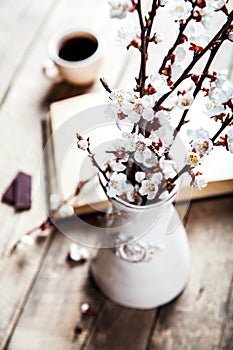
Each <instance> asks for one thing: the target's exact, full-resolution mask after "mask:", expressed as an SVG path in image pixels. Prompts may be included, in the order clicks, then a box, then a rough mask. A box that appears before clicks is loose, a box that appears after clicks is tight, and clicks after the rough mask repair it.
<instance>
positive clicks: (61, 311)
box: [8, 234, 105, 350]
mask: <svg viewBox="0 0 233 350" xmlns="http://www.w3.org/2000/svg"><path fill="white" fill-rule="evenodd" d="M69 244H70V241H69V240H68V239H67V238H65V237H64V236H63V235H61V234H57V235H56V237H55V240H54V242H53V245H52V247H51V250H50V251H49V254H48V255H47V257H46V260H45V263H44V265H43V268H42V270H41V272H40V276H39V278H38V279H37V281H36V283H35V285H34V288H33V292H32V293H31V295H30V297H29V299H28V303H27V304H26V307H25V310H24V312H23V316H22V317H21V319H20V321H19V324H18V326H17V328H16V331H15V333H14V335H13V337H12V340H11V342H10V345H9V347H8V349H14V350H17V349H24V350H27V349H28V350H31V349H33V350H37V349H38V350H40V349H42V348H45V349H49V348H51V349H57V350H63V349H67V350H68V349H81V348H82V345H83V344H84V343H85V341H86V338H87V337H88V336H89V332H90V330H91V328H92V325H93V323H94V322H95V321H96V318H97V317H98V315H99V309H100V308H101V307H102V304H103V303H104V301H105V298H104V297H103V296H102V295H101V294H100V293H99V292H98V290H97V289H96V288H95V287H94V285H93V284H92V283H91V282H90V280H89V279H88V264H87V263H86V264H84V265H78V264H75V263H68V262H66V256H67V252H68V249H69ZM82 302H89V303H90V305H91V306H92V308H93V311H94V315H89V316H88V315H84V316H82V314H81V313H80V304H81V303H82ZM78 326H79V327H81V328H82V331H81V333H80V334H76V336H75V328H77V327H78Z"/></svg>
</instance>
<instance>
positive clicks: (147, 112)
mask: <svg viewBox="0 0 233 350" xmlns="http://www.w3.org/2000/svg"><path fill="white" fill-rule="evenodd" d="M152 106H153V100H152V98H151V96H147V95H145V96H143V97H142V98H138V99H134V102H133V103H124V104H123V105H122V112H123V113H124V114H125V115H127V116H128V118H129V120H130V121H131V122H132V123H137V122H139V120H140V119H141V117H142V118H143V119H145V120H147V121H150V120H152V119H153V118H154V111H153V109H152Z"/></svg>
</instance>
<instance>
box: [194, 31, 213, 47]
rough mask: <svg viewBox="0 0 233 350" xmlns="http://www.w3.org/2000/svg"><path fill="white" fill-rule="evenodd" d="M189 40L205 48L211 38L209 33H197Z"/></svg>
mask: <svg viewBox="0 0 233 350" xmlns="http://www.w3.org/2000/svg"><path fill="white" fill-rule="evenodd" d="M189 40H190V42H191V43H192V44H195V45H196V46H198V47H202V48H205V47H206V46H207V45H208V44H209V41H210V38H209V36H208V35H205V34H196V33H195V34H193V35H191V36H190V38H189Z"/></svg>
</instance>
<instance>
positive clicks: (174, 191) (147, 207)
mask: <svg viewBox="0 0 233 350" xmlns="http://www.w3.org/2000/svg"><path fill="white" fill-rule="evenodd" d="M98 177H99V181H100V183H101V185H102V187H103V189H104V187H105V186H104V183H103V180H104V179H103V178H102V176H101V175H100V174H98ZM180 184H181V181H180V178H179V179H177V182H176V184H175V187H174V188H173V189H172V191H171V192H170V194H169V196H168V198H166V199H162V200H160V201H158V202H156V203H151V204H148V205H136V204H132V203H129V202H126V201H125V200H123V199H121V198H119V197H117V198H116V197H113V198H109V197H108V198H109V200H110V201H111V202H112V203H114V202H116V203H118V204H120V205H123V206H124V207H127V208H129V209H134V210H142V209H143V210H151V209H153V208H157V207H160V206H162V205H164V204H168V203H171V202H172V201H173V199H174V197H175V196H176V195H177V193H178V191H179V188H180ZM105 193H106V191H105ZM106 195H107V194H106Z"/></svg>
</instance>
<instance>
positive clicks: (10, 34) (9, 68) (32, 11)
mask: <svg viewBox="0 0 233 350" xmlns="http://www.w3.org/2000/svg"><path fill="white" fill-rule="evenodd" d="M54 3H55V1H54V0H49V1H44V2H43V6H41V4H39V2H38V1H35V0H32V1H27V0H21V1H19V2H17V3H16V2H15V1H14V0H8V1H1V2H0V23H1V25H0V42H1V46H0V57H1V60H0V71H1V72H2V79H1V80H0V105H1V104H2V103H3V101H4V99H5V98H6V96H7V92H8V91H9V90H10V88H11V83H12V81H13V78H14V76H15V75H16V74H17V71H18V70H19V69H20V66H21V65H23V63H24V60H25V59H26V58H27V55H28V54H29V51H30V48H31V46H32V43H33V40H34V37H35V35H36V34H37V33H38V32H39V31H40V27H41V26H42V25H44V23H45V22H46V17H47V14H48V13H49V12H50V10H51V6H52V5H53V4H54Z"/></svg>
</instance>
